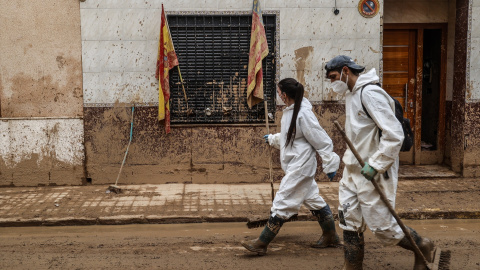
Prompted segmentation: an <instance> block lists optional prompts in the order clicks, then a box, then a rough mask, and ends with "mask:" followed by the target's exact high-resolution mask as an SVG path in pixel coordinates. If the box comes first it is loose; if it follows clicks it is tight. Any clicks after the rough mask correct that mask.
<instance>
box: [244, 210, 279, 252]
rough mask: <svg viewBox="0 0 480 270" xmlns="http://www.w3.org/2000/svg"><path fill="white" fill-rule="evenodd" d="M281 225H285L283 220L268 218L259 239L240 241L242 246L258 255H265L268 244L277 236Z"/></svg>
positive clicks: (275, 217)
mask: <svg viewBox="0 0 480 270" xmlns="http://www.w3.org/2000/svg"><path fill="white" fill-rule="evenodd" d="M283 223H285V220H283V219H282V218H280V217H277V216H274V217H270V218H269V219H268V222H267V225H265V228H264V229H263V231H262V233H261V234H260V237H258V238H257V239H254V240H250V241H242V243H241V244H242V246H243V247H244V248H246V249H248V250H249V251H251V252H254V253H257V254H258V255H265V254H266V253H267V247H268V244H270V242H272V240H273V238H275V236H277V234H278V231H280V228H281V227H282V226H283Z"/></svg>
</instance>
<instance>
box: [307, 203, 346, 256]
mask: <svg viewBox="0 0 480 270" xmlns="http://www.w3.org/2000/svg"><path fill="white" fill-rule="evenodd" d="M311 212H312V214H313V215H314V216H315V217H317V219H318V224H320V227H322V231H323V233H322V236H321V237H320V240H318V241H317V242H316V243H315V244H313V245H312V247H314V248H326V247H337V246H339V245H341V243H340V237H338V234H337V232H336V231H335V221H334V219H333V215H332V211H331V210H330V207H329V206H328V205H327V206H325V207H324V208H322V209H320V210H311Z"/></svg>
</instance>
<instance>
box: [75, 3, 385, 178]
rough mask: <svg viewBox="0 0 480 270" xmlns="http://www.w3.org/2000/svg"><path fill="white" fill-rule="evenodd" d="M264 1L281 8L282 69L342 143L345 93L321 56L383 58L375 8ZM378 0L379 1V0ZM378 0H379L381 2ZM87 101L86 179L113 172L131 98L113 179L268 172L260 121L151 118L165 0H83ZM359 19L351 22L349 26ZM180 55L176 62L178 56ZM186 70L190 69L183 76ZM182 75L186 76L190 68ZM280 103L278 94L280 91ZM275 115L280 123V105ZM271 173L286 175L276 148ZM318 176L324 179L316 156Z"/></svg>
mask: <svg viewBox="0 0 480 270" xmlns="http://www.w3.org/2000/svg"><path fill="white" fill-rule="evenodd" d="M337 2H338V6H337V8H338V10H339V11H340V13H339V15H335V14H334V13H333V7H334V2H333V1H329V0H321V1H302V3H299V2H297V1H266V0H264V1H261V4H262V9H263V10H264V11H269V10H270V11H279V12H280V13H279V15H278V16H280V18H279V21H280V25H279V39H280V44H279V48H280V50H279V56H280V64H279V67H280V70H278V71H277V72H279V74H280V78H285V77H293V78H296V79H297V80H299V81H300V82H302V83H303V84H304V85H305V90H306V96H307V97H308V98H309V100H310V101H312V102H313V103H314V110H315V112H316V113H317V115H318V117H319V119H320V123H321V124H322V126H324V128H325V129H326V130H327V132H328V134H329V135H330V136H332V139H333V140H334V143H335V151H339V154H340V155H342V154H343V151H344V148H343V147H344V146H345V144H344V143H343V141H342V139H341V138H340V136H339V134H337V132H336V131H335V130H334V126H333V124H332V121H333V120H337V119H339V120H340V121H343V120H342V119H343V117H342V115H343V114H344V104H343V103H342V102H324V101H335V100H341V97H336V96H332V95H331V93H330V89H329V83H328V82H327V81H326V80H325V73H324V65H325V63H326V61H328V60H329V59H331V58H332V57H334V56H336V55H339V54H347V55H350V56H352V57H353V58H354V59H355V61H357V62H358V63H360V64H362V65H365V66H366V67H367V68H368V69H370V68H376V69H377V70H379V67H380V58H381V50H380V31H381V19H380V18H381V16H380V14H379V15H377V16H376V17H374V18H371V19H366V18H364V17H362V16H361V15H360V14H359V13H358V10H357V5H358V3H357V2H356V1H337ZM381 2H382V1H381ZM164 4H165V10H166V12H167V13H169V12H170V13H174V12H177V13H178V12H207V13H208V12H233V13H235V12H250V11H251V8H252V1H251V0H240V1H220V0H218V1H203V0H189V1H172V2H170V1H164ZM382 6H383V5H382ZM80 9H81V26H82V30H81V33H82V45H83V46H82V53H83V85H84V94H85V99H84V106H85V147H86V155H87V161H86V169H87V172H88V178H90V179H91V181H92V183H94V184H99V183H112V182H115V180H116V178H117V174H118V172H119V170H120V166H121V163H122V160H123V157H124V154H125V151H126V147H127V145H128V140H129V128H130V110H131V109H130V107H129V106H130V105H129V104H140V106H139V107H137V108H136V109H135V114H134V115H135V120H134V127H133V140H132V144H131V146H130V148H129V150H128V156H127V160H126V162H125V165H124V167H123V170H122V173H121V175H120V180H119V183H166V182H192V183H230V182H237V183H238V182H262V181H269V178H268V177H269V167H268V151H269V150H268V148H267V146H266V144H265V143H264V141H263V139H262V137H263V135H264V134H265V132H266V129H265V127H264V125H262V124H259V125H250V126H249V125H240V126H221V125H220V126H219V125H217V126H194V125H192V126H186V125H182V126H178V125H177V126H175V125H174V126H172V133H171V134H169V135H165V132H164V127H163V123H159V122H158V121H157V120H156V116H157V107H156V106H155V105H151V104H152V103H156V102H158V96H157V95H158V94H157V93H158V81H157V80H155V78H154V73H155V64H156V57H157V49H158V48H157V46H158V35H159V28H160V12H161V1H148V2H147V1H95V0H88V1H85V2H82V3H81V4H80ZM352 25H355V27H352ZM182 64H184V65H186V63H180V65H182ZM184 79H186V78H184ZM187 79H188V78H187ZM277 104H281V102H280V101H279V100H278V101H277ZM277 109H278V113H277V115H276V122H277V126H273V127H272V130H271V132H272V133H273V132H277V131H279V126H278V123H279V121H280V117H281V107H278V108H277ZM272 158H273V164H274V177H275V179H277V180H279V179H280V178H281V177H282V176H283V172H282V171H281V168H280V164H279V154H278V151H276V150H273V149H272ZM318 167H319V169H318V174H317V179H318V180H320V181H327V178H326V176H325V175H324V174H322V173H321V161H319V165H318Z"/></svg>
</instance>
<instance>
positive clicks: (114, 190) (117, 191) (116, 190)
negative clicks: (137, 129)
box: [107, 106, 135, 194]
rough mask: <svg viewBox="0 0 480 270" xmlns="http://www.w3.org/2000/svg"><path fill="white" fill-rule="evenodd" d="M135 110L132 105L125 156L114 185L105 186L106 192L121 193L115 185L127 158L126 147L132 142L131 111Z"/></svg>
mask: <svg viewBox="0 0 480 270" xmlns="http://www.w3.org/2000/svg"><path fill="white" fill-rule="evenodd" d="M134 110H135V106H132V118H131V119H132V120H131V121H130V140H129V141H128V146H127V151H125V156H123V161H122V165H121V166H120V171H119V172H118V175H117V180H116V181H115V185H110V186H109V187H108V188H107V193H110V192H115V193H117V194H118V193H121V192H122V189H121V188H120V187H119V186H118V185H117V184H118V179H119V178H120V173H122V169H123V164H125V159H127V154H128V148H129V147H130V143H131V142H132V133H133V111H134Z"/></svg>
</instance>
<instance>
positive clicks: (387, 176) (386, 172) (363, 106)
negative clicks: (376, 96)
mask: <svg viewBox="0 0 480 270" xmlns="http://www.w3.org/2000/svg"><path fill="white" fill-rule="evenodd" d="M367 85H376V86H378V87H380V88H381V87H382V86H381V84H380V83H367V84H365V85H364V86H362V90H360V103H362V108H363V111H364V112H365V114H366V115H367V116H368V118H370V119H372V117H371V116H370V114H369V113H368V111H367V108H365V105H363V100H362V94H363V89H364V88H365V87H366V86H367ZM387 94H388V93H387ZM379 135H380V137H382V130H381V129H380V132H379ZM383 176H384V177H385V179H389V178H390V176H389V175H388V171H385V173H384V174H383Z"/></svg>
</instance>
